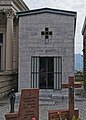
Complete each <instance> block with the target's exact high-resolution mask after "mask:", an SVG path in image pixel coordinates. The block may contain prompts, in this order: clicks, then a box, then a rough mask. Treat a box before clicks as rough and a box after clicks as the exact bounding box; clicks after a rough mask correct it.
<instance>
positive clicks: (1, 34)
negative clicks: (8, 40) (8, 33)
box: [0, 33, 3, 43]
mask: <svg viewBox="0 0 86 120" xmlns="http://www.w3.org/2000/svg"><path fill="white" fill-rule="evenodd" d="M0 43H3V33H0Z"/></svg>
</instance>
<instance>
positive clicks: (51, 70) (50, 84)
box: [31, 57, 62, 89]
mask: <svg viewBox="0 0 86 120" xmlns="http://www.w3.org/2000/svg"><path fill="white" fill-rule="evenodd" d="M31 83H32V85H31V86H32V88H40V89H61V84H62V57H32V58H31Z"/></svg>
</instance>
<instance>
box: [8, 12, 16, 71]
mask: <svg viewBox="0 0 86 120" xmlns="http://www.w3.org/2000/svg"><path fill="white" fill-rule="evenodd" d="M6 16H7V32H6V33H7V34H6V70H13V17H14V13H13V11H12V10H7V11H6Z"/></svg>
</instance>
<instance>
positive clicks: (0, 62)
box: [0, 33, 3, 70]
mask: <svg viewBox="0 0 86 120" xmlns="http://www.w3.org/2000/svg"><path fill="white" fill-rule="evenodd" d="M2 67H3V33H0V70H2Z"/></svg>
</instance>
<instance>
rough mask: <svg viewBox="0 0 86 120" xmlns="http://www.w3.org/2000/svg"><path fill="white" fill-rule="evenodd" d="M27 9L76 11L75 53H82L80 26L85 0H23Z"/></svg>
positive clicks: (84, 10) (84, 9)
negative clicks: (47, 8) (46, 8)
mask: <svg viewBox="0 0 86 120" xmlns="http://www.w3.org/2000/svg"><path fill="white" fill-rule="evenodd" d="M24 2H25V3H26V4H27V5H28V7H29V9H30V10H32V9H39V8H45V7H49V8H54V9H60V10H68V11H75V12H77V20H76V34H75V53H80V54H83V52H82V50H83V36H82V28H83V24H84V20H85V16H86V0H24Z"/></svg>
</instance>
